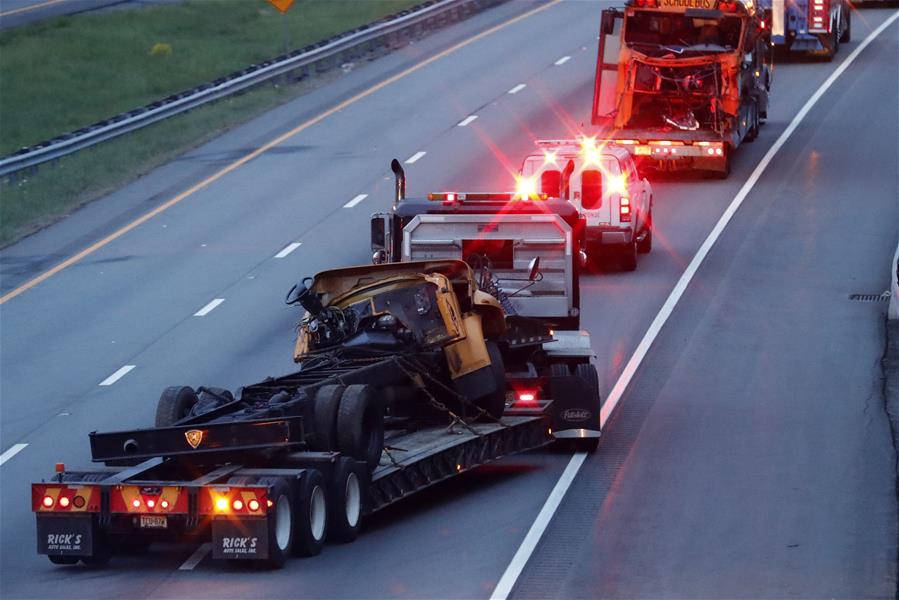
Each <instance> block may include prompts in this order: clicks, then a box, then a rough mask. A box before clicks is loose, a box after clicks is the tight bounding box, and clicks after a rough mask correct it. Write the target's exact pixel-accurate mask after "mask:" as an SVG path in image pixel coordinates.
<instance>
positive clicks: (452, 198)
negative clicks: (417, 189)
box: [428, 192, 549, 204]
mask: <svg viewBox="0 0 899 600" xmlns="http://www.w3.org/2000/svg"><path fill="white" fill-rule="evenodd" d="M548 198H549V194H537V193H534V194H529V195H528V196H527V198H522V196H521V195H520V194H516V193H514V192H475V193H465V194H462V193H458V192H432V193H430V194H428V200H431V201H434V202H443V203H444V204H455V203H462V202H513V201H516V200H523V199H524V200H547V199H548Z"/></svg>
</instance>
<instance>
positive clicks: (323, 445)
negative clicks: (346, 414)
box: [312, 385, 344, 452]
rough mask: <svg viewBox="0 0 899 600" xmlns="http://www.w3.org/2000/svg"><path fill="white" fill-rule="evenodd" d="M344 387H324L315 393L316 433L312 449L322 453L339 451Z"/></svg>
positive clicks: (313, 414)
mask: <svg viewBox="0 0 899 600" xmlns="http://www.w3.org/2000/svg"><path fill="white" fill-rule="evenodd" d="M343 390H344V387H343V386H341V385H323V386H322V387H320V388H318V390H317V391H316V392H315V404H314V407H313V412H312V430H313V432H314V433H315V439H314V440H313V443H312V447H313V448H314V449H316V450H319V451H321V452H333V451H335V450H337V412H338V410H339V409H340V398H341V396H343Z"/></svg>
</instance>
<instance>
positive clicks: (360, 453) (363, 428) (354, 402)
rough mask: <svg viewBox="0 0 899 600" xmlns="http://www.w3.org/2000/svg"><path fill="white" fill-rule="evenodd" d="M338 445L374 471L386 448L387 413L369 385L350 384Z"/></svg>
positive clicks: (339, 416) (339, 420)
mask: <svg viewBox="0 0 899 600" xmlns="http://www.w3.org/2000/svg"><path fill="white" fill-rule="evenodd" d="M337 448H338V449H339V450H340V451H341V452H343V453H344V454H347V455H349V456H352V457H353V458H356V459H358V460H361V461H364V462H365V463H366V464H367V465H368V468H369V470H374V469H375V467H377V466H378V462H380V460H381V452H382V451H383V449H384V415H383V414H382V411H381V407H380V405H379V403H378V402H377V400H376V399H375V396H374V388H372V387H371V386H369V385H362V384H354V385H350V386H347V388H346V389H345V390H344V392H343V397H342V398H341V399H340V408H339V409H338V411H337Z"/></svg>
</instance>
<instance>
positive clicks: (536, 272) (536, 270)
mask: <svg viewBox="0 0 899 600" xmlns="http://www.w3.org/2000/svg"><path fill="white" fill-rule="evenodd" d="M540 275H541V273H540V257H539V256H535V257H534V258H532V259H531V262H530V263H528V281H537V280H538V278H539V277H540Z"/></svg>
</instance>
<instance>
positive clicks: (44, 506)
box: [31, 483, 100, 513]
mask: <svg viewBox="0 0 899 600" xmlns="http://www.w3.org/2000/svg"><path fill="white" fill-rule="evenodd" d="M31 510H33V511H34V512H74V513H96V512H100V488H98V487H96V486H91V485H64V484H47V483H33V484H31Z"/></svg>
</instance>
